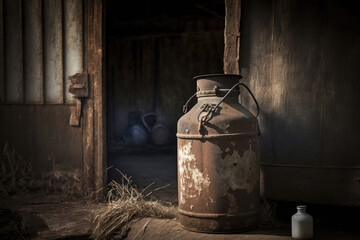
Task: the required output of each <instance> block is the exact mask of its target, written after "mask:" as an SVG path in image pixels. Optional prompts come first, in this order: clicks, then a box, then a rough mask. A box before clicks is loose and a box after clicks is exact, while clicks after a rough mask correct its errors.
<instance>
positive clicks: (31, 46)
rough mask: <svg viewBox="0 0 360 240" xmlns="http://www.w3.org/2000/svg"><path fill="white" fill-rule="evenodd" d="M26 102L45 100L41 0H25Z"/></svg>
mask: <svg viewBox="0 0 360 240" xmlns="http://www.w3.org/2000/svg"><path fill="white" fill-rule="evenodd" d="M23 17H24V81H25V102H26V103H42V102H43V81H44V79H43V78H44V75H43V41H42V39H43V35H42V6H41V0H26V1H24V14H23Z"/></svg>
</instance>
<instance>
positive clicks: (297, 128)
mask: <svg viewBox="0 0 360 240" xmlns="http://www.w3.org/2000/svg"><path fill="white" fill-rule="evenodd" d="M242 7H243V15H242V18H243V22H244V24H242V25H241V28H242V29H241V31H242V39H241V51H240V53H241V58H240V65H241V69H247V72H248V73H249V74H248V75H247V76H246V77H245V79H244V81H245V82H246V83H247V84H249V86H250V88H251V89H252V90H253V92H254V94H255V96H256V97H257V98H258V102H259V105H260V108H261V109H262V111H261V114H260V116H259V123H260V129H261V141H260V143H261V144H260V145H261V149H260V159H261V165H262V169H263V174H264V176H265V178H264V181H263V184H264V193H265V197H266V198H270V199H275V200H284V201H304V202H316V203H323V204H337V205H355V206H359V204H360V202H359V201H358V199H359V196H360V192H359V183H358V181H357V179H358V175H359V160H358V159H359V158H358V146H359V145H360V139H359V138H358V136H357V135H356V134H355V133H357V132H359V131H360V126H359V124H358V122H359V121H360V110H359V107H358V105H359V104H360V95H359V94H358V92H359V89H360V82H359V81H358V80H359V77H360V68H359V67H358V66H359V64H360V61H359V58H358V56H359V54H360V47H359V46H360V44H359V43H360V17H359V16H360V15H359V14H358V13H359V10H358V9H357V8H356V7H355V3H354V4H353V3H350V2H346V3H345V2H341V1H330V2H326V3H324V2H322V1H308V2H304V1H301V0H296V1H291V3H290V2H289V1H286V0H272V1H267V0H256V1H244V2H243V6H242ZM245 105H246V106H249V104H247V102H245ZM284 181H286V184H282V183H284ZM300 195H301V196H300Z"/></svg>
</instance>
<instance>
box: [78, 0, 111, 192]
mask: <svg viewBox="0 0 360 240" xmlns="http://www.w3.org/2000/svg"><path fill="white" fill-rule="evenodd" d="M87 3H88V5H87V8H88V23H87V24H88V26H87V29H88V32H87V36H88V44H87V51H88V54H87V60H88V61H87V63H88V73H89V84H90V85H89V86H90V97H89V98H88V99H87V100H86V101H85V105H84V118H83V119H84V120H83V129H84V134H83V146H84V147H83V159H84V161H83V163H84V171H83V175H84V180H85V185H86V186H87V187H88V188H89V190H90V189H93V190H95V191H96V192H98V193H99V195H98V196H99V197H101V196H102V194H103V192H104V191H103V189H104V187H105V184H106V158H105V156H106V139H105V114H106V112H105V78H104V77H103V74H104V71H103V1H102V0H88V2H87Z"/></svg>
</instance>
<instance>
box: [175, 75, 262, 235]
mask: <svg viewBox="0 0 360 240" xmlns="http://www.w3.org/2000/svg"><path fill="white" fill-rule="evenodd" d="M240 79H241V76H240V75H232V74H211V75H202V76H197V77H195V78H194V80H196V82H197V92H196V94H194V95H193V97H195V96H197V104H196V105H195V106H194V107H193V108H192V109H191V110H190V111H189V112H187V113H186V114H185V115H183V116H182V117H181V118H180V119H179V121H178V130H177V138H178V194H179V195H178V198H179V220H180V224H181V226H182V227H184V228H185V229H188V230H193V231H198V232H239V231H245V230H247V229H251V228H253V227H256V226H257V225H258V221H259V219H258V218H259V201H260V190H259V188H260V183H259V182H260V179H259V178H260V170H259V155H258V133H259V130H258V122H257V118H256V117H257V115H258V113H259V107H258V104H257V102H256V99H255V98H254V96H253V94H252V93H251V91H250V90H249V89H248V87H247V86H245V85H244V84H243V83H239V80H240ZM240 86H243V87H245V89H247V90H248V91H249V93H250V95H251V96H252V97H253V99H254V101H255V103H256V106H257V110H258V113H257V115H256V116H254V115H253V114H252V113H250V112H249V111H248V110H247V109H246V108H245V107H243V106H242V105H241V104H239V102H238V95H239V89H240V88H239V87H240ZM190 99H191V98H190ZM190 99H189V101H188V102H187V103H186V104H185V106H184V112H186V111H187V105H188V103H189V102H190Z"/></svg>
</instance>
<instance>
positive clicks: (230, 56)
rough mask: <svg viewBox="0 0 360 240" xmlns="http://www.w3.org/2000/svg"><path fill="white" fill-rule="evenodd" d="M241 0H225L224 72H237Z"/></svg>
mask: <svg viewBox="0 0 360 240" xmlns="http://www.w3.org/2000/svg"><path fill="white" fill-rule="evenodd" d="M240 19H241V0H225V31H224V38H225V39H224V42H225V49H224V73H230V74H239V73H240V71H239V55H240Z"/></svg>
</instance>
